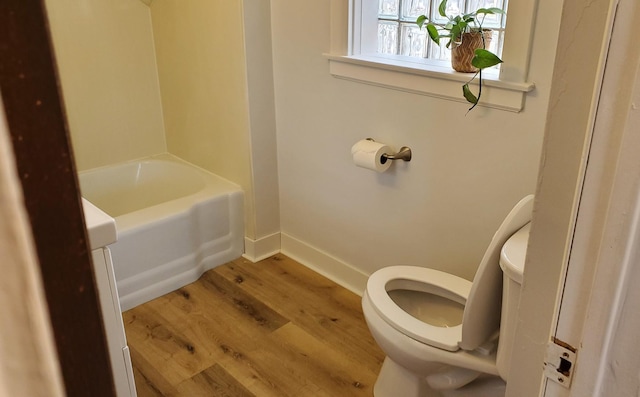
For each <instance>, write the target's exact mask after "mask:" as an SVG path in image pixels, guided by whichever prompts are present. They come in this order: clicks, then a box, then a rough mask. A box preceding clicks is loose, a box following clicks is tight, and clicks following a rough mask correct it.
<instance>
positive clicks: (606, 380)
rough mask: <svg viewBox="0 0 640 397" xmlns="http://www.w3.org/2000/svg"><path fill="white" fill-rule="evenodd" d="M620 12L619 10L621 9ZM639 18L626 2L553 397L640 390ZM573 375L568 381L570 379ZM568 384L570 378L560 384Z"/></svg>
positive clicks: (564, 307)
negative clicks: (565, 351) (571, 353)
mask: <svg viewBox="0 0 640 397" xmlns="http://www.w3.org/2000/svg"><path fill="white" fill-rule="evenodd" d="M613 5H614V6H615V5H616V4H613ZM639 17H640V3H639V2H638V1H637V0H620V1H619V3H618V4H617V12H615V13H614V14H612V20H611V21H612V23H611V26H612V27H613V29H612V32H611V38H610V42H609V44H610V45H609V51H608V57H607V58H606V63H605V68H604V70H603V71H604V79H603V81H602V86H601V92H600V95H599V102H598V106H597V110H596V112H595V115H594V128H593V139H592V143H591V147H590V150H589V159H588V165H587V166H586V172H585V179H584V185H583V189H582V194H581V196H580V198H579V205H578V207H577V208H578V212H577V218H576V224H575V232H574V234H573V239H572V244H571V249H570V251H569V252H570V254H569V258H568V267H567V271H566V273H565V276H566V278H565V280H564V283H561V285H564V289H563V291H562V294H561V297H560V301H559V305H558V309H557V310H556V314H557V318H556V321H555V325H554V326H553V328H552V336H553V337H555V338H556V339H557V340H558V341H560V342H559V343H560V344H565V343H566V345H568V346H570V347H571V348H572V349H575V350H576V351H577V356H576V357H575V358H572V361H571V362H568V363H565V364H566V365H565V369H568V372H569V373H570V378H569V381H570V382H567V379H566V378H564V377H563V376H560V377H558V378H557V379H553V378H554V377H553V371H550V374H551V376H548V377H546V379H545V380H543V384H542V388H541V395H543V396H546V397H564V396H576V397H582V396H584V397H599V396H602V397H608V396H617V397H625V396H636V395H637V390H638V389H639V388H640V379H639V374H640V348H638V346H640V343H639V342H640V341H638V336H639V335H640V235H639V233H638V232H639V230H638V229H640V44H638V43H637V42H636V41H634V36H635V33H634V32H635V30H636V26H634V25H635V24H636V21H637V20H638V18H639ZM563 378H564V379H563ZM558 379H563V381H557V380H558Z"/></svg>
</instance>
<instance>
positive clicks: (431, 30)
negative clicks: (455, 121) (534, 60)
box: [416, 0, 504, 110]
mask: <svg viewBox="0 0 640 397" xmlns="http://www.w3.org/2000/svg"><path fill="white" fill-rule="evenodd" d="M447 1H448V0H442V2H441V3H440V5H439V6H438V13H439V14H440V16H442V17H443V18H446V19H447V22H446V23H438V22H435V21H432V20H430V19H429V17H427V16H426V15H420V16H419V17H418V18H417V20H416V23H417V24H418V26H419V27H420V28H422V27H425V28H426V29H427V33H428V34H429V38H430V39H431V40H433V42H434V43H436V44H437V45H440V39H443V38H444V39H448V40H449V41H448V42H447V44H446V47H447V48H450V46H451V43H460V42H461V41H462V38H463V35H464V34H465V33H479V34H480V36H481V37H482V47H483V48H478V49H476V50H475V55H474V57H473V59H472V60H471V64H472V65H473V66H474V67H475V68H477V69H478V71H477V72H475V74H474V75H473V77H471V79H470V80H469V81H468V82H466V83H465V84H464V85H463V86H462V95H463V96H464V98H465V99H466V100H467V101H468V102H470V103H472V104H473V106H471V108H469V110H472V109H473V108H475V107H476V106H477V105H478V101H479V100H480V97H481V95H482V70H483V69H486V68H490V67H493V66H496V65H498V64H500V63H502V59H500V57H498V56H497V55H496V54H494V53H492V52H491V51H489V50H487V49H486V48H485V47H486V46H485V38H484V32H485V30H486V29H483V28H482V23H483V22H484V19H485V17H486V16H487V15H488V14H504V11H503V10H502V9H500V8H496V7H491V8H478V9H477V10H475V11H472V12H470V13H468V14H461V15H455V16H451V15H447V14H446V9H447ZM476 77H478V95H477V96H476V95H475V94H474V93H473V92H472V91H471V89H470V88H469V83H471V82H472V81H473V80H474V79H475V78H476Z"/></svg>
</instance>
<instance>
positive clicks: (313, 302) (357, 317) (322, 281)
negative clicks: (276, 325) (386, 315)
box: [214, 255, 384, 371]
mask: <svg viewBox="0 0 640 397" xmlns="http://www.w3.org/2000/svg"><path fill="white" fill-rule="evenodd" d="M214 272H216V273H219V274H221V275H223V276H224V277H226V278H228V279H230V280H235V282H236V283H237V284H238V285H239V287H240V288H242V289H243V290H245V291H247V292H248V293H250V294H251V295H253V296H255V297H256V298H257V299H259V300H261V301H263V302H264V303H265V304H267V305H269V306H270V307H272V308H273V309H274V310H276V311H277V312H279V313H280V314H281V315H283V316H284V317H287V318H289V319H290V320H291V321H292V322H294V323H295V324H296V325H298V326H300V327H301V328H302V329H304V330H305V331H306V332H309V333H310V334H311V335H313V336H314V337H316V338H317V339H319V340H322V341H325V342H326V343H327V344H329V345H332V346H335V347H336V348H338V349H340V350H341V351H343V352H345V353H346V354H347V355H348V356H350V357H352V358H354V359H358V360H361V361H362V362H363V363H364V365H366V366H367V368H368V369H369V370H372V371H378V370H379V368H380V366H381V365H382V361H383V360H384V353H383V352H382V351H381V350H380V348H379V347H378V346H377V344H376V343H375V341H374V340H373V338H372V337H371V335H370V333H369V329H368V328H367V325H366V322H365V320H364V316H363V314H362V308H361V303H360V297H359V296H357V295H356V294H354V293H352V292H351V291H348V290H346V289H345V288H342V287H340V286H339V285H337V284H335V283H333V282H332V281H330V280H328V279H326V278H324V277H323V276H321V275H319V274H317V273H315V272H313V271H312V270H310V269H308V268H306V267H304V266H302V265H300V264H298V263H297V262H295V261H293V260H292V259H290V258H287V257H286V256H284V255H276V256H274V257H271V258H268V259H266V260H263V261H261V262H259V263H252V262H250V261H247V260H245V259H242V258H241V259H238V260H236V261H233V262H232V263H229V264H227V265H225V266H223V267H219V268H216V269H214Z"/></svg>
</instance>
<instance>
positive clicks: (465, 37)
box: [451, 29, 492, 73]
mask: <svg viewBox="0 0 640 397" xmlns="http://www.w3.org/2000/svg"><path fill="white" fill-rule="evenodd" d="M482 34H483V35H484V46H483V45H482V35H481V34H480V32H469V33H463V34H462V36H460V42H457V43H456V42H452V43H451V67H453V69H454V70H455V71H457V72H463V73H475V72H477V71H478V68H476V67H474V66H473V65H472V64H471V60H472V59H473V57H474V56H475V51H476V49H478V48H489V44H491V38H492V32H491V30H489V29H485V30H483V31H482Z"/></svg>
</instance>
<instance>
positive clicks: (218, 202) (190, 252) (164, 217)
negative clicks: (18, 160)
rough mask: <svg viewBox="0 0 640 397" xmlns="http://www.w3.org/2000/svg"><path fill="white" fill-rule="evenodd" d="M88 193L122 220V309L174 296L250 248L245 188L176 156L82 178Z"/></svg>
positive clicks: (114, 250) (116, 252) (116, 250)
mask: <svg viewBox="0 0 640 397" xmlns="http://www.w3.org/2000/svg"><path fill="white" fill-rule="evenodd" d="M79 180H80V188H81V191H82V196H83V197H84V198H85V199H86V200H88V201H90V202H91V203H92V204H94V205H95V206H96V207H98V208H100V209H101V210H102V211H104V212H105V213H107V214H109V215H110V216H112V217H113V218H115V223H116V230H117V241H116V243H115V244H113V245H111V246H110V247H109V248H110V250H111V254H112V258H113V265H114V271H115V276H116V284H117V288H118V295H119V297H120V303H121V306H122V310H128V309H130V308H132V307H135V306H137V305H139V304H141V303H144V302H147V301H149V300H151V299H154V298H157V297H159V296H161V295H164V294H166V293H168V292H171V291H174V290H176V289H178V288H180V287H182V286H184V285H186V284H188V283H190V282H193V281H195V280H197V279H198V278H199V277H200V275H202V273H204V272H205V271H207V270H209V269H212V268H214V267H216V266H218V265H221V264H223V263H226V262H228V261H231V260H233V259H236V258H238V257H240V256H241V255H242V253H243V251H244V214H243V200H244V194H243V192H242V190H241V188H240V187H239V186H238V185H236V184H234V183H232V182H229V181H227V180H225V179H223V178H221V177H219V176H217V175H214V174H211V173H209V172H207V171H205V170H203V169H201V168H198V167H196V166H194V165H192V164H189V163H187V162H185V161H183V160H181V159H179V158H177V157H175V156H173V155H170V154H160V155H157V156H152V157H149V158H145V159H141V160H136V161H130V162H125V163H121V164H115V165H109V166H106V167H100V168H96V169H91V170H87V171H83V172H80V173H79Z"/></svg>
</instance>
